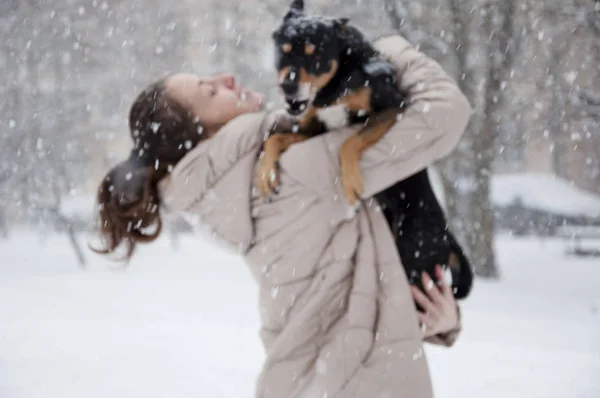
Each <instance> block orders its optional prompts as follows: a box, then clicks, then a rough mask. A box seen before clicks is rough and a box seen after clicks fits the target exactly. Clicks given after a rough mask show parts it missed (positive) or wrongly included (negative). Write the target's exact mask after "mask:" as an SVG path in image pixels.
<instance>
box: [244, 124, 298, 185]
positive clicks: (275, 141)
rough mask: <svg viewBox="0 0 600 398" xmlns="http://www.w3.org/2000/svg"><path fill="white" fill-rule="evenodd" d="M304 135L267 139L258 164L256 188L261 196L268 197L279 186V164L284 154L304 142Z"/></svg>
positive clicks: (276, 136)
mask: <svg viewBox="0 0 600 398" xmlns="http://www.w3.org/2000/svg"><path fill="white" fill-rule="evenodd" d="M306 138H307V137H306V136H304V135H302V134H294V133H276V134H272V135H270V136H269V138H267V140H266V141H265V142H264V144H263V153H262V155H261V158H260V162H259V164H258V171H257V180H256V186H257V188H258V192H259V193H260V195H261V196H268V195H271V194H273V192H274V191H275V190H276V189H277V187H278V186H279V171H278V170H277V162H278V161H279V157H280V156H281V154H282V153H283V152H285V151H286V150H287V149H288V148H289V147H290V146H291V145H293V144H295V143H296V142H301V141H304V140H305V139H306Z"/></svg>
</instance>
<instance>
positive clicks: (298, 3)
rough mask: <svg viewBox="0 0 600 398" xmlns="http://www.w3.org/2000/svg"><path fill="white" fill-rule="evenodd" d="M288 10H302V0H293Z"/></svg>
mask: <svg viewBox="0 0 600 398" xmlns="http://www.w3.org/2000/svg"><path fill="white" fill-rule="evenodd" d="M290 10H296V11H297V12H302V11H304V0H294V1H292V4H291V5H290Z"/></svg>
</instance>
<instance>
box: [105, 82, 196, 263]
mask: <svg viewBox="0 0 600 398" xmlns="http://www.w3.org/2000/svg"><path fill="white" fill-rule="evenodd" d="M129 129H130V131H131V136H132V139H133V149H132V151H131V153H130V154H129V157H128V158H127V159H126V160H124V161H122V162H120V163H119V164H117V165H116V166H115V167H113V168H112V169H111V170H110V171H109V172H108V174H107V175H106V177H105V178H104V179H103V180H102V182H101V183H100V187H99V188H98V196H97V202H98V203H97V210H98V221H99V232H100V237H101V239H102V241H103V246H104V247H103V248H102V249H93V250H94V251H96V252H97V253H101V254H109V253H113V252H115V251H116V250H117V248H118V247H120V246H121V245H124V246H125V249H126V254H125V259H127V260H129V259H130V258H131V256H132V254H133V251H134V249H135V247H136V245H137V244H138V243H142V242H151V241H153V240H155V239H156V238H157V237H158V235H159V234H160V232H161V229H162V220H161V217H160V213H159V208H160V199H159V196H158V192H157V184H158V182H159V181H160V180H161V179H162V178H164V177H165V176H166V175H167V174H168V173H169V171H170V170H171V168H172V167H173V166H174V165H175V164H176V163H177V162H178V161H179V160H180V159H181V158H182V157H183V156H184V155H185V154H186V153H187V152H188V151H189V150H190V149H191V148H193V147H194V146H195V145H196V144H197V143H198V142H200V141H201V140H202V138H203V134H202V132H203V127H202V125H201V124H200V122H199V120H198V118H196V117H194V116H193V115H192V113H191V112H190V111H188V110H187V109H185V108H184V107H183V106H182V105H181V104H179V103H177V102H176V101H174V100H173V99H171V98H169V96H168V95H167V94H166V92H165V80H164V79H163V80H161V81H159V82H157V83H155V84H153V85H151V86H150V87H148V88H147V89H145V90H144V91H143V92H141V93H140V94H139V95H138V96H137V98H136V99H135V101H134V103H133V105H132V106H131V110H130V113H129Z"/></svg>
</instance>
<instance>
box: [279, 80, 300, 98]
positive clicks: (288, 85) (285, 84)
mask: <svg viewBox="0 0 600 398" xmlns="http://www.w3.org/2000/svg"><path fill="white" fill-rule="evenodd" d="M281 89H282V90H283V93H284V94H285V95H287V96H292V95H295V94H296V92H297V91H298V84H297V83H296V82H295V81H293V80H290V79H285V80H284V81H282V82H281Z"/></svg>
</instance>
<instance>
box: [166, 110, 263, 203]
mask: <svg viewBox="0 0 600 398" xmlns="http://www.w3.org/2000/svg"><path fill="white" fill-rule="evenodd" d="M268 119H270V116H267V115H265V114H264V113H251V114H245V115H242V116H239V117H237V118H236V119H234V120H232V121H231V122H229V123H227V124H226V125H225V126H223V127H222V128H221V129H220V130H219V132H218V133H217V134H216V135H215V136H214V137H212V138H210V139H208V140H206V141H203V142H201V143H200V144H198V146H196V147H195V148H194V149H192V150H191V151H190V152H189V153H188V154H186V155H185V156H184V157H183V159H181V160H180V161H179V162H178V163H177V165H175V167H174V168H173V170H172V172H171V174H170V175H169V176H167V177H166V178H164V179H163V180H161V181H160V183H159V186H158V189H159V194H160V196H161V200H162V203H161V204H162V207H163V209H165V210H167V211H168V212H186V211H188V210H189V209H190V208H191V207H192V206H193V205H194V204H196V203H198V202H199V201H201V200H202V198H203V196H204V195H205V194H206V193H207V192H208V190H209V189H210V188H211V187H212V186H214V185H215V184H216V183H217V182H218V181H219V180H220V179H221V178H222V177H223V176H224V175H225V174H226V173H227V172H228V171H229V170H231V169H232V168H233V167H234V166H235V165H236V164H237V162H238V161H239V160H240V159H242V158H244V157H245V156H246V155H248V154H250V153H251V152H254V153H258V151H259V149H260V146H261V144H262V142H263V137H264V132H263V131H262V128H264V127H265V126H266V124H267V123H268V121H267V120H268Z"/></svg>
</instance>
